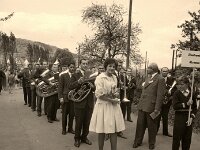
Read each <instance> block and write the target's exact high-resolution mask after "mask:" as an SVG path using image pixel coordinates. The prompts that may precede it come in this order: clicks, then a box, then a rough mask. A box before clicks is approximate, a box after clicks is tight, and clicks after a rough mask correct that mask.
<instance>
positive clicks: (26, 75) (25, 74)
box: [18, 64, 32, 107]
mask: <svg viewBox="0 0 200 150" xmlns="http://www.w3.org/2000/svg"><path fill="white" fill-rule="evenodd" d="M27 67H28V68H27ZM27 67H25V68H24V69H23V70H22V71H21V72H20V73H19V74H18V78H21V79H22V84H23V85H22V86H23V88H25V90H23V92H24V101H25V105H26V104H27V96H28V107H31V74H32V64H28V65H27Z"/></svg>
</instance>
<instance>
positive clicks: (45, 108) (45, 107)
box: [37, 95, 47, 114]
mask: <svg viewBox="0 0 200 150" xmlns="http://www.w3.org/2000/svg"><path fill="white" fill-rule="evenodd" d="M42 100H43V97H40V96H39V95H37V112H38V113H40V114H41V113H42ZM44 113H45V114H46V113H47V100H46V98H44Z"/></svg>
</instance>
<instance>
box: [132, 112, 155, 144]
mask: <svg viewBox="0 0 200 150" xmlns="http://www.w3.org/2000/svg"><path fill="white" fill-rule="evenodd" d="M157 125H158V118H155V119H154V120H153V119H152V118H151V116H150V113H148V112H144V111H142V110H138V118H137V126H136V133H135V141H134V143H136V144H142V141H143V137H144V134H145V130H146V128H148V135H149V146H151V145H152V146H153V145H155V143H156V134H157Z"/></svg>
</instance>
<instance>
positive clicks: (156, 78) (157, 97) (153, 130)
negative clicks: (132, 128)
mask: <svg viewBox="0 0 200 150" xmlns="http://www.w3.org/2000/svg"><path fill="white" fill-rule="evenodd" d="M158 72H159V69H158V65H157V64H156V63H151V64H150V65H149V66H148V68H147V73H148V75H149V76H148V78H147V79H146V81H145V83H144V86H143V89H142V95H141V98H140V100H139V103H138V118H137V126H136V132H135V140H134V144H133V148H137V147H138V146H141V144H142V141H143V137H144V133H145V130H146V128H148V134H149V149H150V150H153V149H154V148H155V143H156V134H157V126H158V116H159V114H160V111H161V107H162V103H163V99H164V94H165V81H164V78H162V77H161V76H160V75H159V74H158Z"/></svg>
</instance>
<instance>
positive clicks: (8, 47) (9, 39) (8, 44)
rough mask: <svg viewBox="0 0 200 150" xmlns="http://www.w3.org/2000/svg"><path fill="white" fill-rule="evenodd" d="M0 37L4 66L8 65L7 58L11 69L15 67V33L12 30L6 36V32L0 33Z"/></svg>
mask: <svg viewBox="0 0 200 150" xmlns="http://www.w3.org/2000/svg"><path fill="white" fill-rule="evenodd" d="M1 39H2V42H1V47H2V49H3V56H4V64H5V67H7V66H8V64H7V60H9V62H10V66H11V70H13V69H14V67H15V60H14V53H15V52H16V38H15V35H14V34H13V33H12V32H11V33H10V36H7V34H6V33H1Z"/></svg>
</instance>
